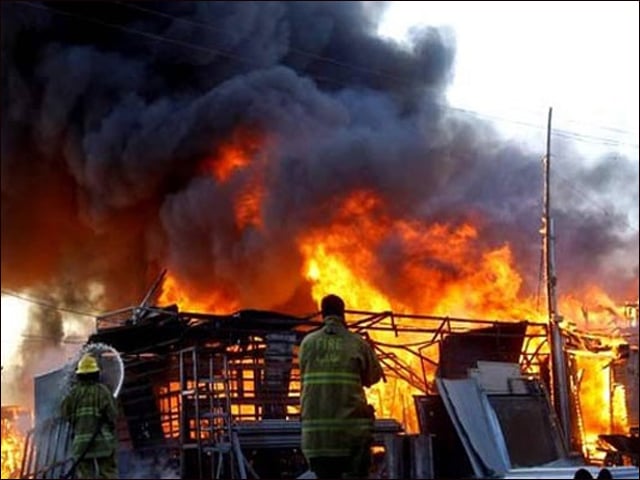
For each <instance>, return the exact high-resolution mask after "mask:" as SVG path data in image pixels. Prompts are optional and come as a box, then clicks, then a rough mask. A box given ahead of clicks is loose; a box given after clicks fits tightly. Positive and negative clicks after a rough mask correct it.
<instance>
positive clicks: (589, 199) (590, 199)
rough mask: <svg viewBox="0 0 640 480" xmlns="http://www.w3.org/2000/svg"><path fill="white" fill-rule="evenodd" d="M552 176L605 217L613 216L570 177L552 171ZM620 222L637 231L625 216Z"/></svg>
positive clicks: (630, 229)
mask: <svg viewBox="0 0 640 480" xmlns="http://www.w3.org/2000/svg"><path fill="white" fill-rule="evenodd" d="M554 177H558V178H560V179H561V180H562V181H563V184H564V185H565V186H566V187H567V188H568V189H569V190H571V191H573V193H574V194H576V195H578V196H579V197H580V198H581V199H582V200H585V201H587V202H589V203H590V204H591V205H593V206H594V207H596V208H597V209H598V210H600V211H601V212H602V213H603V214H604V215H605V216H607V217H613V215H614V214H613V213H612V212H611V211H610V210H609V209H607V208H606V207H605V206H603V205H602V204H599V203H598V202H596V201H595V200H594V199H593V197H592V196H591V195H590V194H588V193H587V192H584V191H583V190H581V189H580V188H578V187H577V186H576V185H575V184H574V182H572V181H571V180H570V179H568V178H567V177H565V176H564V175H562V174H560V173H557V172H554ZM622 223H624V226H625V227H627V229H628V230H629V231H631V232H634V233H638V229H637V228H636V227H634V226H633V225H631V224H630V223H629V220H628V219H627V218H624V219H623V220H622Z"/></svg>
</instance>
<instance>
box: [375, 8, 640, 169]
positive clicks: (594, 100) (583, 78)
mask: <svg viewBox="0 0 640 480" xmlns="http://www.w3.org/2000/svg"><path fill="white" fill-rule="evenodd" d="M638 5H639V3H638V2H466V1H459V2H446V1H444V2H441V1H436V2H391V5H390V7H389V9H388V11H387V13H386V16H385V18H384V20H383V22H382V23H381V24H380V29H379V33H380V34H381V35H383V36H389V37H393V38H397V39H403V38H406V37H407V34H408V32H409V31H410V29H411V27H412V26H415V25H432V26H448V27H451V28H452V29H453V31H454V35H455V38H456V61H455V66H454V70H455V71H454V78H453V82H452V84H451V85H450V86H449V88H448V91H447V98H448V101H449V102H450V103H451V104H452V105H453V106H456V107H459V108H463V109H469V110H472V111H475V112H478V113H480V114H482V115H486V116H492V117H495V118H496V121H497V123H498V124H500V125H501V126H502V127H503V128H504V129H505V130H506V131H514V130H513V127H514V125H517V123H516V122H523V123H525V124H530V125H528V126H527V125H525V128H526V129H528V130H530V131H531V130H532V129H536V128H537V129H539V130H540V131H539V132H538V136H537V137H536V141H537V140H538V139H540V138H543V136H544V128H545V127H546V119H547V112H548V109H549V107H553V120H552V126H553V127H554V128H557V129H561V130H567V131H570V132H575V133H577V134H580V135H583V136H584V137H583V138H582V141H581V142H578V143H579V145H580V146H581V147H582V149H583V150H584V151H585V152H588V151H594V150H599V149H598V146H599V145H600V146H602V143H600V142H601V140H603V139H604V141H606V142H611V141H614V142H620V145H618V146H617V147H618V148H620V149H622V150H623V151H625V152H626V153H627V154H628V155H630V156H632V157H634V158H635V160H636V161H637V158H638V118H639V113H638V104H639V102H638V91H639V90H640V86H639V82H638V56H639V55H638V43H639V42H638V17H639V15H638ZM521 132H522V130H518V131H517V134H520V133H521ZM607 147H608V146H607Z"/></svg>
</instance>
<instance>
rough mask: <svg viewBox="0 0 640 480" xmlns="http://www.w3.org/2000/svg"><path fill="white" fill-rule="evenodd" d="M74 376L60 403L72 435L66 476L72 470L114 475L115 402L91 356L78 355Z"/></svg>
mask: <svg viewBox="0 0 640 480" xmlns="http://www.w3.org/2000/svg"><path fill="white" fill-rule="evenodd" d="M76 378H77V382H76V383H75V384H74V385H73V387H72V388H71V390H70V391H69V393H68V394H67V396H66V397H65V398H64V400H63V401H62V407H61V408H62V416H63V417H64V418H66V419H67V420H68V421H69V423H70V425H71V431H72V435H73V440H72V444H71V450H72V454H73V458H74V463H73V465H72V467H71V469H70V470H69V472H68V474H67V478H71V477H72V476H73V475H74V474H75V476H76V478H118V468H117V462H116V455H117V438H116V434H115V425H116V415H117V409H116V403H115V399H114V398H113V395H112V394H111V391H110V390H109V388H108V387H107V386H106V385H104V384H103V383H101V382H100V367H99V366H98V361H97V360H96V358H95V357H94V356H92V355H90V354H85V355H83V356H82V358H80V361H79V362H78V365H77V367H76Z"/></svg>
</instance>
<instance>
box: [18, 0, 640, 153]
mask: <svg viewBox="0 0 640 480" xmlns="http://www.w3.org/2000/svg"><path fill="white" fill-rule="evenodd" d="M113 3H116V4H118V5H124V6H127V7H129V8H134V9H137V10H141V11H145V12H149V13H152V14H154V15H159V16H163V17H168V18H172V19H175V20H179V21H183V22H187V23H191V24H194V25H199V26H203V27H207V28H210V29H213V30H216V31H223V30H222V29H219V28H217V27H214V26H212V25H210V24H208V23H205V22H196V21H193V20H189V19H184V18H180V17H175V16H173V15H169V14H165V13H163V12H158V11H157V10H153V9H147V8H143V7H140V6H138V5H136V6H133V5H129V4H123V3H122V2H113ZM17 5H26V6H30V7H32V8H37V9H40V10H48V11H51V12H54V13H58V14H60V15H65V16H68V17H71V18H75V19H78V20H82V21H86V22H90V23H95V24H98V25H101V26H104V27H108V28H113V29H115V30H119V31H122V32H126V33H130V34H134V35H141V36H143V37H146V38H149V39H152V40H156V41H161V42H167V43H172V44H175V45H178V46H181V47H184V48H191V49H193V50H196V51H199V52H207V53H214V54H219V55H222V56H225V57H228V58H230V59H233V60H237V61H239V62H241V63H243V64H249V65H253V66H260V65H259V64H258V62H256V61H255V60H252V59H250V58H248V57H246V56H242V55H239V54H236V53H233V52H228V51H226V50H223V49H220V48H213V47H205V46H202V45H197V44H194V43H191V42H186V41H183V40H176V39H172V38H168V37H165V36H163V35H158V34H154V33H149V32H144V31H141V30H137V29H134V28H129V27H125V26H123V25H118V24H113V23H108V22H104V21H102V20H98V19H95V18H91V17H87V16H84V15H80V14H76V13H72V12H66V11H64V10H59V9H56V8H53V7H50V6H45V5H37V4H34V3H31V2H18V3H17ZM290 50H291V51H294V52H297V53H299V54H302V55H307V56H310V57H314V58H317V59H319V60H322V61H326V62H331V63H334V64H336V65H340V66H343V67H346V68H350V69H352V70H355V71H360V72H363V73H369V74H372V75H376V76H380V77H385V78H388V79H391V80H395V81H397V82H399V83H401V84H404V85H407V86H408V84H407V83H406V81H404V80H403V79H402V78H400V77H397V76H394V75H390V74H387V73H381V72H379V71H376V70H371V69H367V68H365V67H361V66H358V65H353V64H348V63H346V62H340V61H338V60H336V59H333V58H330V57H325V56H322V55H317V54H313V53H311V52H306V51H304V50H297V49H290ZM307 76H308V77H310V78H313V79H314V80H318V81H324V82H331V83H334V84H336V85H342V86H345V87H350V86H352V85H350V84H348V83H346V82H344V81H340V80H338V79H335V78H331V77H327V76H324V75H323V76H319V75H311V74H307ZM437 105H438V106H440V107H441V108H444V109H449V110H453V111H458V112H462V113H466V114H469V115H473V116H476V117H478V118H484V119H491V120H500V121H504V122H509V123H513V124H519V125H523V126H527V127H531V128H535V129H544V127H543V126H541V125H536V124H532V123H530V122H525V121H522V120H515V119H509V118H505V117H501V116H497V115H491V114H484V113H480V112H476V111H473V110H468V109H464V108H459V107H452V106H451V105H447V104H442V103H437ZM552 135H554V136H559V137H564V138H568V139H571V140H584V141H591V142H592V143H598V144H602V145H609V146H619V145H625V146H628V147H631V148H633V149H638V148H640V147H639V145H638V144H632V143H629V142H624V141H620V140H618V139H614V138H607V137H601V136H595V135H588V134H579V133H576V132H570V131H566V130H559V129H554V131H553V132H552Z"/></svg>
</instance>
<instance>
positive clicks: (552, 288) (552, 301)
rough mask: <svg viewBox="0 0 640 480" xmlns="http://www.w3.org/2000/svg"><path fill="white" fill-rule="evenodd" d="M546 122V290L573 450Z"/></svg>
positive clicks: (556, 374)
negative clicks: (557, 286)
mask: <svg viewBox="0 0 640 480" xmlns="http://www.w3.org/2000/svg"><path fill="white" fill-rule="evenodd" d="M552 111H553V110H552V108H549V117H548V120H547V152H546V155H545V157H544V212H543V217H542V235H543V240H542V241H543V250H544V259H545V280H546V287H547V312H548V315H549V336H550V339H549V341H550V345H551V362H552V372H553V404H554V407H555V410H556V413H557V415H558V417H559V418H560V425H561V427H562V433H563V435H564V441H565V445H566V446H567V448H568V449H569V448H570V447H571V436H572V429H571V410H570V404H569V386H568V376H567V359H566V355H565V351H564V338H563V336H562V331H561V328H560V324H561V323H562V316H560V315H559V314H558V306H557V303H556V283H557V279H556V271H555V252H554V240H555V235H554V226H553V219H552V218H551V201H550V164H551V114H552Z"/></svg>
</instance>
